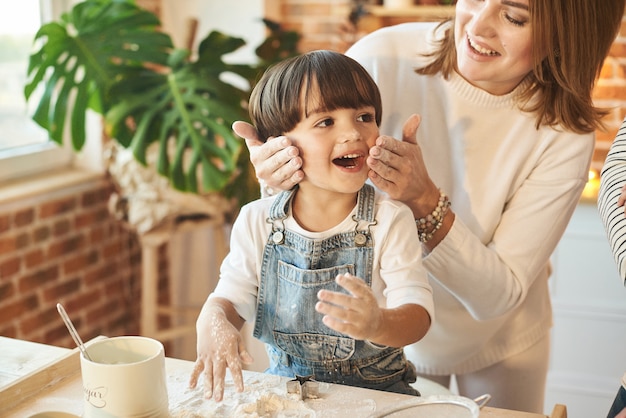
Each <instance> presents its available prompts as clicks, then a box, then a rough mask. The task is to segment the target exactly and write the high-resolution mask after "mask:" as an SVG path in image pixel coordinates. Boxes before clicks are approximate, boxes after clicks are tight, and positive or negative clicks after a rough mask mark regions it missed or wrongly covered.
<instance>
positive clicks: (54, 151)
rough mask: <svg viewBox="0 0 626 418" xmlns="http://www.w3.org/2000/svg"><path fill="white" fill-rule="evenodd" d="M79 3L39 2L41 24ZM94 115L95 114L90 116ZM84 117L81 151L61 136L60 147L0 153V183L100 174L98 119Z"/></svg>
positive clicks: (40, 146)
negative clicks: (75, 172) (76, 172)
mask: <svg viewBox="0 0 626 418" xmlns="http://www.w3.org/2000/svg"><path fill="white" fill-rule="evenodd" d="M79 2H80V0H39V3H40V8H41V17H42V22H48V21H51V20H56V19H58V18H60V16H61V14H62V13H63V12H64V11H68V10H70V9H71V7H72V6H73V5H74V4H76V3H79ZM94 115H95V114H94ZM94 115H87V121H88V122H87V123H88V128H87V129H88V132H87V139H86V144H85V147H84V149H83V150H81V151H80V152H76V151H74V150H73V149H72V146H71V144H70V142H71V141H69V140H68V135H67V134H66V135H65V141H64V144H63V145H59V144H57V143H56V142H54V141H52V140H50V141H48V142H46V143H40V144H33V145H26V146H21V147H16V148H11V149H6V150H1V151H0V183H6V182H7V181H12V180H20V179H24V178H28V177H31V176H37V175H45V174H46V173H50V172H53V171H58V170H62V169H69V168H73V167H75V168H80V169H88V170H90V171H99V172H102V171H104V168H103V162H102V161H101V160H102V135H101V132H102V124H101V121H100V118H99V117H94Z"/></svg>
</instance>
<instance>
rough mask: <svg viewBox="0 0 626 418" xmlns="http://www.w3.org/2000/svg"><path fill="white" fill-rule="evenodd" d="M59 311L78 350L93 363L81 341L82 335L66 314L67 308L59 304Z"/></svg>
mask: <svg viewBox="0 0 626 418" xmlns="http://www.w3.org/2000/svg"><path fill="white" fill-rule="evenodd" d="M57 311H59V315H61V318H63V322H65V326H66V327H67V330H68V331H69V332H70V335H71V336H72V339H73V340H74V342H75V343H76V345H77V346H78V349H79V350H80V352H81V353H83V357H85V358H86V359H87V360H89V361H93V360H91V357H89V354H87V349H86V348H85V345H84V344H83V340H81V339H80V335H78V332H77V331H76V328H74V324H72V321H71V320H70V317H69V316H67V312H65V308H64V307H63V305H61V304H60V303H57Z"/></svg>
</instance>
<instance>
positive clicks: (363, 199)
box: [356, 183, 376, 222]
mask: <svg viewBox="0 0 626 418" xmlns="http://www.w3.org/2000/svg"><path fill="white" fill-rule="evenodd" d="M375 195H376V191H375V190H374V187H373V186H371V185H369V184H367V183H366V184H364V185H363V187H362V188H361V190H359V196H358V202H357V209H356V211H357V212H356V219H357V220H362V221H367V222H374V197H375Z"/></svg>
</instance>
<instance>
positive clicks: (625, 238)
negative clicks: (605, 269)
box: [598, 119, 626, 285]
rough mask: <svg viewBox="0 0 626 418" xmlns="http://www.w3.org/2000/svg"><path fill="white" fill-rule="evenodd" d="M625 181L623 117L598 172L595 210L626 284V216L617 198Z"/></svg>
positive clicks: (624, 129) (625, 156) (625, 143)
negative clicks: (600, 170)
mask: <svg viewBox="0 0 626 418" xmlns="http://www.w3.org/2000/svg"><path fill="white" fill-rule="evenodd" d="M624 184H626V119H624V121H623V122H622V126H621V127H620V129H619V131H618V133H617V136H616V137H615V140H614V141H613V144H612V145H611V149H610V150H609V153H608V155H607V157H606V161H605V162H604V166H603V168H602V173H601V175H600V191H599V194H598V211H599V212H600V218H601V220H602V223H603V224H604V228H605V230H606V233H607V236H608V240H609V245H610V246H611V251H612V252H613V257H615V262H616V263H617V270H618V272H619V275H620V276H621V278H622V282H623V284H624V285H626V215H625V213H624V209H625V207H624V206H618V205H617V200H618V199H619V196H620V194H621V192H622V187H623V186H624Z"/></svg>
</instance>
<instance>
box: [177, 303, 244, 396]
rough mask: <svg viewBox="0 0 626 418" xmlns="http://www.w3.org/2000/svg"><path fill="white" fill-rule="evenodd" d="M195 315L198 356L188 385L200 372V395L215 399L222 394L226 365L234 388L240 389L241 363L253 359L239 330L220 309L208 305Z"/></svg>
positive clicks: (192, 384)
mask: <svg viewBox="0 0 626 418" xmlns="http://www.w3.org/2000/svg"><path fill="white" fill-rule="evenodd" d="M199 319H200V320H199V321H198V324H197V328H198V330H197V331H198V332H197V335H198V343H197V351H198V358H197V360H196V363H195V366H194V368H193V371H192V374H191V378H190V379H189V387H190V388H192V389H193V388H195V387H196V385H197V383H198V378H199V375H200V373H201V372H204V396H205V397H206V398H207V399H211V398H213V399H214V400H215V401H217V402H219V401H221V400H222V398H223V396H224V378H225V375H226V368H227V367H228V368H229V369H230V372H231V375H232V378H233V381H234V382H235V386H236V387H237V390H238V391H239V392H242V391H243V374H242V364H250V363H252V361H253V359H252V356H250V354H249V353H248V352H247V351H246V349H245V345H244V343H243V339H242V338H241V334H240V333H239V331H237V329H236V328H235V327H234V326H233V325H232V324H231V323H230V322H229V321H228V319H227V317H226V315H225V314H224V312H223V311H222V310H220V309H215V308H213V309H209V310H208V311H207V312H206V315H203V316H201V317H200V318H199Z"/></svg>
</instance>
